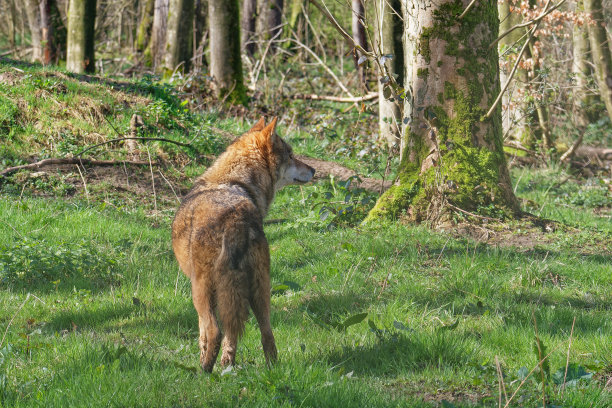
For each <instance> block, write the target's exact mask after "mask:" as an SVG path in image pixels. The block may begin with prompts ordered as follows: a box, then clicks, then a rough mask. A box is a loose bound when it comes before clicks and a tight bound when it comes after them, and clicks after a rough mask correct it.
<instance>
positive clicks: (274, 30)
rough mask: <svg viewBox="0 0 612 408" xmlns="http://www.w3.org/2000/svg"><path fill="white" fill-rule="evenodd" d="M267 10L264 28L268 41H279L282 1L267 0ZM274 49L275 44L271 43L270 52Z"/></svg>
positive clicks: (281, 22)
mask: <svg viewBox="0 0 612 408" xmlns="http://www.w3.org/2000/svg"><path fill="white" fill-rule="evenodd" d="M268 1H269V3H270V4H269V8H268V13H267V14H268V15H267V18H266V28H267V31H268V39H269V40H272V39H274V41H278V40H279V39H280V33H281V31H282V29H283V28H282V24H283V6H284V1H283V0H268ZM275 49H276V46H275V44H274V43H273V44H272V45H271V47H270V50H271V51H273V52H274V50H275Z"/></svg>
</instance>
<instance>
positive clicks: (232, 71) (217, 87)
mask: <svg viewBox="0 0 612 408" xmlns="http://www.w3.org/2000/svg"><path fill="white" fill-rule="evenodd" d="M208 20H209V27H210V73H211V75H212V77H213V83H214V91H215V95H216V96H217V97H218V98H226V100H227V101H228V102H230V103H239V104H246V101H247V98H246V88H245V86H244V82H243V77H242V61H241V59H240V16H239V7H238V0H209V1H208Z"/></svg>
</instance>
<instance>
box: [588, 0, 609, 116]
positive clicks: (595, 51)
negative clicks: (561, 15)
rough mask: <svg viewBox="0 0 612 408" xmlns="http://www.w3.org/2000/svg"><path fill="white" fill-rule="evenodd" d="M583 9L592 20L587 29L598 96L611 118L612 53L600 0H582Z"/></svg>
mask: <svg viewBox="0 0 612 408" xmlns="http://www.w3.org/2000/svg"><path fill="white" fill-rule="evenodd" d="M584 11H586V12H587V13H589V14H590V15H591V18H592V20H593V24H589V25H588V31H589V42H590V45H591V53H592V55H593V64H594V65H595V76H596V78H597V85H598V87H599V96H600V97H601V100H602V101H603V103H604V105H605V106H606V110H607V111H608V116H609V117H610V120H612V55H611V54H610V43H609V41H608V36H607V34H606V21H605V19H604V15H603V5H602V1H601V0H584Z"/></svg>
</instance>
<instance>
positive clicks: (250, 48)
mask: <svg viewBox="0 0 612 408" xmlns="http://www.w3.org/2000/svg"><path fill="white" fill-rule="evenodd" d="M256 22H257V0H244V2H243V3H242V38H243V40H242V46H243V47H244V50H245V51H246V52H247V54H249V55H251V56H252V55H253V54H254V53H255V42H254V41H253V36H254V35H255V23H256Z"/></svg>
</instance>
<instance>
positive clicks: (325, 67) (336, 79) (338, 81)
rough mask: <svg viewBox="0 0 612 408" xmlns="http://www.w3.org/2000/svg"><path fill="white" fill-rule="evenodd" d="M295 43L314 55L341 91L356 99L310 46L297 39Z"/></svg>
mask: <svg viewBox="0 0 612 408" xmlns="http://www.w3.org/2000/svg"><path fill="white" fill-rule="evenodd" d="M293 41H294V42H295V43H296V44H297V45H299V46H300V47H302V48H304V49H305V50H306V51H308V52H309V53H310V55H312V56H313V57H314V59H316V60H317V62H318V63H319V64H320V65H321V66H322V67H323V68H324V69H325V70H326V71H327V72H328V73H329V75H330V76H331V77H332V78H334V80H335V81H336V83H337V84H338V86H339V87H340V89H342V90H343V91H344V92H345V93H346V94H347V95H348V96H350V97H351V98H354V97H355V95H353V94H352V93H351V91H349V90H348V89H347V88H346V86H344V84H343V83H342V82H341V81H340V79H339V78H338V77H337V76H336V74H334V71H332V70H331V69H330V68H329V67H328V66H327V65H325V63H324V62H323V61H322V60H321V58H319V56H318V55H317V54H316V53H315V52H314V51H313V50H311V49H310V48H308V46H306V45H304V44H303V43H302V42H301V41H300V40H298V39H297V38H294V39H293Z"/></svg>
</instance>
